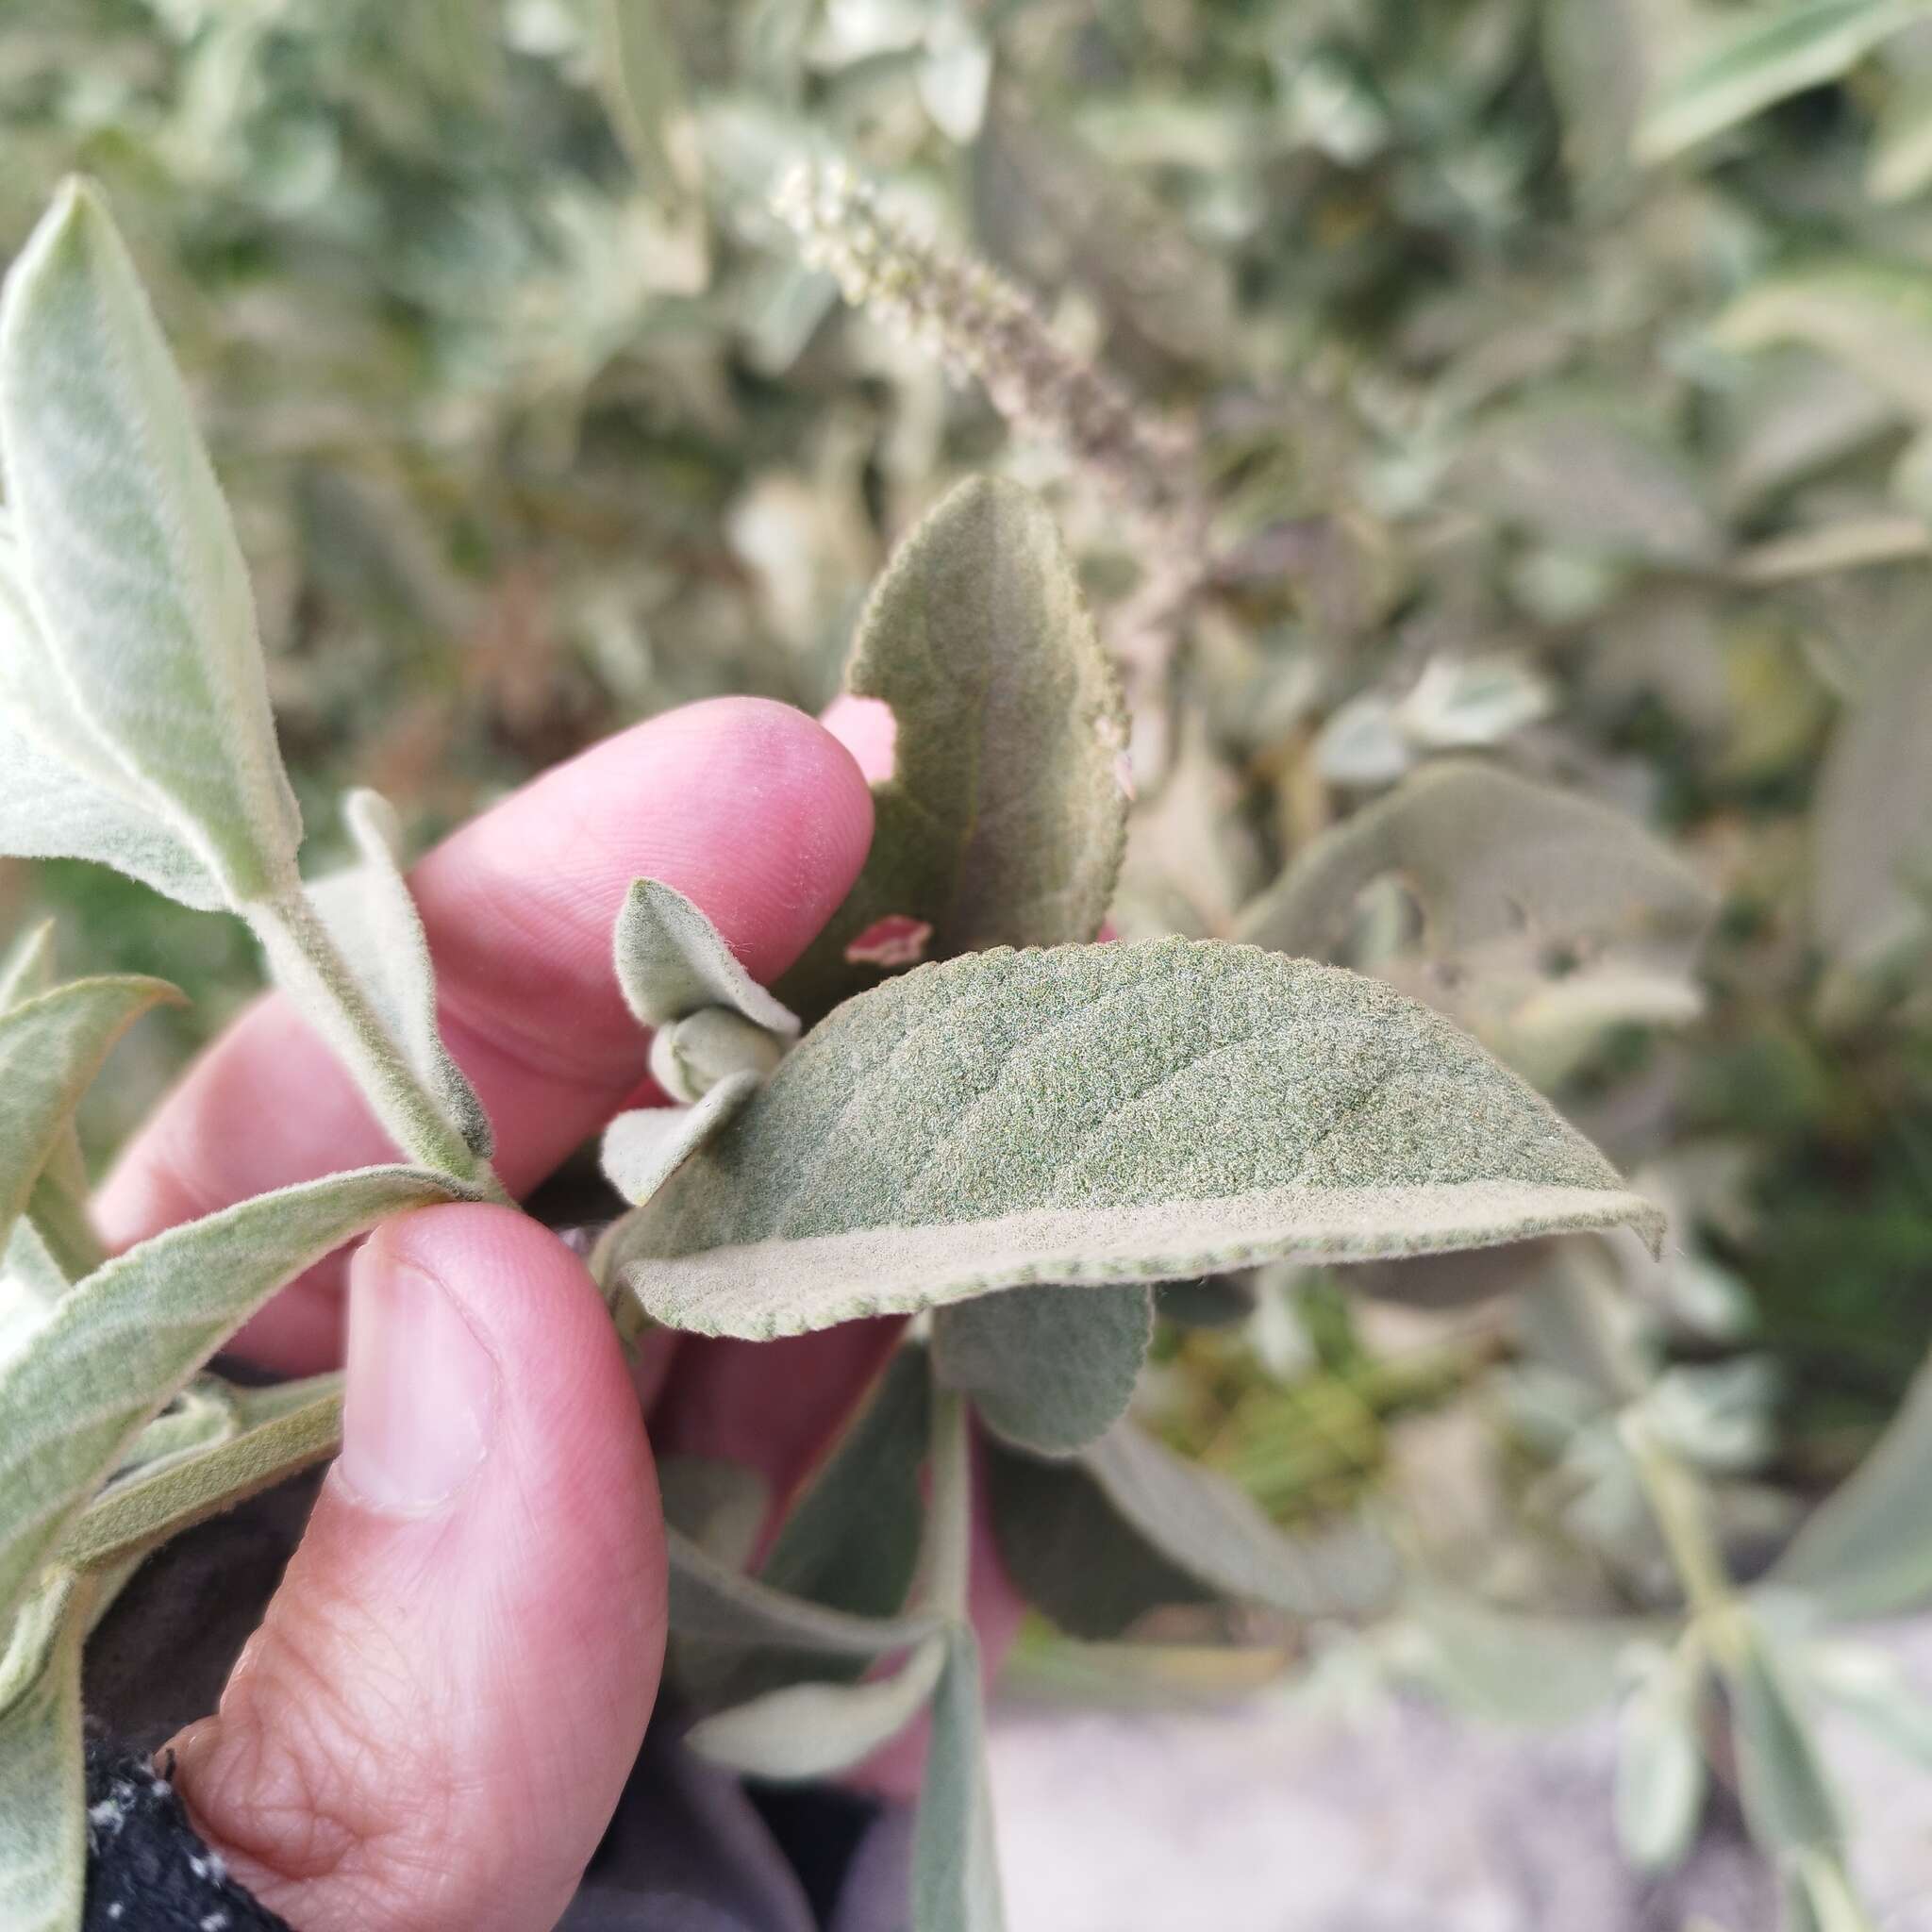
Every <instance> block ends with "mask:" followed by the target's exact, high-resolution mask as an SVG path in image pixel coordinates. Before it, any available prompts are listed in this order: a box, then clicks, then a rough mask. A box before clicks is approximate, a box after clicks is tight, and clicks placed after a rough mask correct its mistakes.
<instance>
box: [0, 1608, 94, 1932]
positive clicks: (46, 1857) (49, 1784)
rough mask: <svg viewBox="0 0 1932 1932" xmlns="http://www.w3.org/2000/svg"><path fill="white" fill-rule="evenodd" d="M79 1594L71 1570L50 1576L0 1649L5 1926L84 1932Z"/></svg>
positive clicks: (33, 1931)
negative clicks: (81, 1930)
mask: <svg viewBox="0 0 1932 1932" xmlns="http://www.w3.org/2000/svg"><path fill="white" fill-rule="evenodd" d="M75 1594H76V1593H75V1589H74V1580H73V1578H72V1577H68V1576H56V1577H54V1578H51V1579H50V1580H49V1581H48V1583H47V1584H46V1585H44V1586H43V1587H42V1591H40V1592H39V1593H38V1595H37V1596H36V1597H35V1598H34V1599H33V1600H32V1601H30V1602H29V1603H28V1604H27V1605H26V1606H25V1607H24V1609H23V1610H22V1613H21V1616H20V1618H19V1620H18V1622H17V1623H16V1624H15V1626H14V1631H13V1637H12V1640H11V1642H10V1644H9V1646H8V1650H7V1651H6V1653H5V1654H4V1656H0V1924H4V1925H5V1926H6V1927H7V1928H8V1932H78V1927H79V1925H80V1923H81V1903H82V1894H83V1890H84V1889H85V1886H86V1881H87V1794H86V1783H85V1778H84V1775H83V1772H82V1766H81V1732H80V1642H81V1636H82V1633H83V1631H84V1629H85V1627H86V1625H85V1621H84V1617H83V1614H82V1611H81V1607H80V1606H79V1605H78V1604H77V1603H76V1602H75ZM9 1687H10V1689H11V1694H8V1690H9Z"/></svg>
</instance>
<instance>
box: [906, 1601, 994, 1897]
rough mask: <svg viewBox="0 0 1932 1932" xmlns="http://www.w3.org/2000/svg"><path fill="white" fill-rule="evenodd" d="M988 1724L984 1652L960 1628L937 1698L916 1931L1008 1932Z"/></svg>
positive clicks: (919, 1830) (918, 1845)
mask: <svg viewBox="0 0 1932 1932" xmlns="http://www.w3.org/2000/svg"><path fill="white" fill-rule="evenodd" d="M982 1722H983V1720H982V1715H981V1709H980V1690H979V1647H978V1645H977V1644H976V1643H974V1641H973V1633H972V1632H971V1631H970V1630H957V1629H956V1630H953V1631H951V1632H949V1633H948V1636H947V1639H946V1661H945V1669H944V1671H943V1672H942V1673H941V1677H940V1687H939V1694H938V1695H937V1697H935V1698H934V1700H933V1711H932V1746H931V1749H930V1750H929V1751H928V1752H927V1754H926V1760H925V1783H924V1788H923V1789H922V1790H921V1791H920V1794H919V1817H918V1821H917V1824H915V1826H914V1831H913V1840H912V1932H1004V1928H1005V1925H1006V1923H1007V1921H1006V1910H1005V1907H1004V1906H1003V1905H1002V1903H1001V1900H1000V1873H999V1859H998V1855H997V1853H996V1852H995V1850H994V1847H993V1833H992V1791H991V1779H990V1778H989V1777H988V1775H987V1769H986V1745H985V1740H984V1737H983V1734H982Z"/></svg>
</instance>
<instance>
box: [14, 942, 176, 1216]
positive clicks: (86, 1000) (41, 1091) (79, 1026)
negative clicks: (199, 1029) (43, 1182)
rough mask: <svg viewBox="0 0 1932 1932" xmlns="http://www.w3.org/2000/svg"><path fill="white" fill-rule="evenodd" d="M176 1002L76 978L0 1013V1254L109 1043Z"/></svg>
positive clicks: (130, 985)
mask: <svg viewBox="0 0 1932 1932" xmlns="http://www.w3.org/2000/svg"><path fill="white" fill-rule="evenodd" d="M180 998H181V995H180V994H179V993H178V992H176V991H175V989H174V988H173V987H172V986H169V985H167V984H165V983H164V982H163V981H161V980H158V979H141V978H134V977H125V978H113V979H77V980H75V981H74V982H73V984H72V985H69V986H63V987H58V988H56V989H55V991H52V992H46V993H42V994H41V995H40V996H39V997H38V998H35V999H30V1000H27V1001H25V1002H24V1003H23V1004H21V1005H19V1006H17V1007H14V1008H10V1009H9V1010H8V1011H6V1012H4V1013H0V1250H4V1248H5V1246H6V1243H7V1239H8V1234H9V1233H10V1231H11V1229H12V1226H13V1224H14V1221H15V1220H16V1219H17V1218H18V1217H19V1216H20V1215H21V1214H22V1213H23V1212H25V1208H26V1206H27V1203H28V1201H29V1200H30V1199H31V1198H32V1196H33V1192H34V1185H35V1183H36V1181H38V1180H39V1178H40V1176H41V1172H42V1169H43V1168H44V1167H45V1166H46V1164H47V1161H48V1158H49V1157H50V1156H51V1155H52V1154H53V1153H54V1151H55V1149H56V1148H57V1146H58V1145H59V1143H60V1141H61V1139H62V1136H63V1135H64V1134H65V1133H66V1131H67V1126H68V1122H69V1120H70V1118H71V1116H72V1114H73V1112H74V1109H75V1106H76V1105H78V1103H79V1100H80V1096H81V1095H82V1094H83V1093H84V1092H86V1091H87V1089H88V1088H89V1086H90V1085H91V1084H92V1081H93V1078H94V1075H95V1074H98V1073H99V1072H100V1070H101V1067H102V1065H103V1063H104V1062H105V1061H106V1059H107V1058H108V1054H109V1053H110V1052H111V1051H112V1050H113V1047H114V1043H115V1041H118V1040H119V1039H120V1038H121V1036H122V1035H123V1034H124V1033H125V1032H126V1031H127V1029H128V1027H130V1026H131V1025H133V1024H134V1023H135V1021H137V1020H138V1019H140V1017H141V1016H142V1014H143V1013H145V1012H147V1011H148V1010H149V1009H150V1008H153V1007H156V1006H158V1005H159V1004H160V1003H161V1002H162V1001H164V1000H166V1001H179V999H180Z"/></svg>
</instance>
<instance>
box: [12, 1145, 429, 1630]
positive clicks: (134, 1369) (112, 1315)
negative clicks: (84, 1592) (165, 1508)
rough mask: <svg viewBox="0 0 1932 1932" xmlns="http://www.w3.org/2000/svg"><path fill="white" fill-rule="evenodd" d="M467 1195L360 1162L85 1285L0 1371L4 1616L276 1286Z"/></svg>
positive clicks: (100, 1272) (230, 1214)
mask: <svg viewBox="0 0 1932 1932" xmlns="http://www.w3.org/2000/svg"><path fill="white" fill-rule="evenodd" d="M459 1194H460V1190H458V1189H457V1188H455V1187H454V1186H453V1185H452V1184H451V1183H450V1182H449V1181H448V1180H447V1179H446V1178H444V1177H443V1176H441V1175H438V1174H428V1173H425V1172H423V1171H421V1170H418V1169H413V1168H403V1167H379V1168H366V1169H364V1170H362V1171H361V1172H360V1173H359V1174H338V1175H335V1176H333V1177H332V1178H330V1179H328V1180H322V1181H310V1182H307V1183H304V1184H302V1185H300V1186H296V1187H291V1188H283V1189H280V1190H278V1191H276V1192H275V1193H272V1194H264V1195H260V1196H258V1198H257V1199H255V1200H252V1201H244V1202H242V1204H241V1205H240V1206H239V1207H235V1208H225V1209H224V1210H223V1211H222V1212H221V1213H219V1214H211V1215H208V1216H207V1217H205V1218H204V1219H202V1220H200V1221H192V1222H189V1223H187V1224H184V1225H182V1226H180V1227H175V1228H171V1229H169V1230H168V1231H167V1232H165V1233H162V1234H158V1235H155V1236H153V1237H151V1238H150V1239H149V1240H147V1241H142V1243H141V1244H140V1245H139V1246H137V1247H133V1248H130V1249H128V1250H127V1252H126V1253H125V1254H124V1255H120V1256H117V1257H115V1258H114V1259H113V1260H110V1261H108V1262H106V1263H104V1264H103V1265H102V1266H101V1267H100V1268H98V1269H96V1270H95V1271H94V1273H93V1274H91V1275H89V1276H88V1277H87V1278H86V1279H85V1280H83V1281H80V1282H77V1283H76V1284H75V1287H74V1288H73V1290H72V1291H70V1292H69V1293H68V1294H67V1295H66V1296H64V1297H63V1298H62V1299H61V1301H60V1302H59V1303H58V1305H57V1306H56V1307H55V1308H54V1310H53V1312H52V1314H51V1315H50V1316H49V1317H48V1319H47V1320H46V1322H45V1323H44V1324H42V1326H41V1327H40V1328H38V1329H37V1330H36V1331H35V1332H34V1334H33V1336H32V1337H31V1338H30V1341H29V1343H28V1346H27V1347H26V1348H25V1350H23V1351H22V1352H20V1353H19V1354H16V1355H14V1356H13V1357H10V1358H9V1359H8V1360H7V1361H6V1362H4V1363H0V1422H4V1424H5V1428H4V1430H0V1611H7V1610H10V1609H11V1608H12V1607H13V1606H14V1605H15V1604H17V1603H18V1602H19V1601H20V1598H21V1596H22V1594H23V1592H24V1591H25V1589H26V1588H27V1586H28V1585H29V1583H30V1582H31V1580H32V1577H33V1575H34V1574H35V1572H36V1570H37V1569H38V1566H39V1564H40V1563H41V1561H42V1559H43V1558H44V1557H45V1556H46V1555H47V1554H48V1553H49V1552H51V1551H52V1550H53V1549H54V1547H55V1546H56V1545H57V1544H58V1541H59V1540H60V1538H61V1536H62V1535H63V1534H64V1532H65V1531H66V1529H67V1526H68V1524H70V1523H72V1522H73V1520H74V1519H75V1516H76V1515H77V1514H78V1513H79V1512H80V1510H81V1509H82V1508H83V1507H85V1505H86V1503H87V1501H88V1499H89V1498H90V1497H91V1496H92V1493H93V1492H94V1491H95V1490H97V1489H98V1488H99V1486H100V1485H101V1483H102V1482H103V1481H104V1480H105V1479H106V1478H107V1477H108V1475H110V1474H112V1473H113V1470H114V1467H115V1465H116V1462H117V1461H118V1459H119V1458H120V1457H121V1456H122V1455H123V1454H124V1453H125V1451H126V1449H127V1448H128V1446H129V1445H130V1444H131V1443H132V1442H133V1441H134V1439H135V1437H136V1435H137V1434H138V1433H139V1431H140V1429H141V1427H142V1424H144V1423H146V1422H147V1421H148V1420H149V1418H150V1417H152V1416H154V1415H155V1414H156V1413H158V1411H159V1409H160V1408H161V1407H162V1406H163V1405H164V1404H165V1403H166V1402H167V1400H168V1398H169V1397H170V1396H172V1395H173V1394H174V1393H175V1391H176V1390H177V1389H179V1388H180V1387H181V1386H182V1385H183V1384H184V1383H185V1382H186V1381H187V1380H188V1378H189V1376H190V1375H192V1374H193V1373H194V1371H195V1370H196V1369H197V1368H199V1367H200V1366H201V1364H202V1363H203V1362H205V1361H206V1360H207V1359H208V1357H209V1356H211V1355H212V1354H213V1353H214V1352H215V1351H216V1350H217V1349H218V1348H219V1347H220V1346H221V1345H222V1343H223V1342H224V1341H226V1340H227V1338H228V1337H229V1336H230V1335H232V1334H233V1333H234V1331H235V1330H236V1329H237V1328H239V1327H240V1326H241V1325H242V1323H243V1322H244V1321H246V1320H247V1318H248V1317H249V1316H250V1315H252V1314H253V1313H254V1312H255V1310H256V1309H257V1308H258V1307H260V1306H261V1305H262V1303H263V1302H265V1301H267V1299H268V1298H269V1296H270V1295H272V1294H273V1293H274V1292H275V1290H277V1289H278V1288H281V1287H282V1286H284V1285H285V1284H286V1283H288V1282H290V1281H291V1280H293V1279H294V1277H295V1276H296V1275H297V1274H300V1273H301V1272H302V1271H303V1270H304V1269H305V1268H307V1267H309V1266H310V1265H311V1264H312V1263H314V1262H316V1261H319V1260H320V1259H321V1258H322V1257H323V1256H325V1255H326V1254H327V1253H329V1252H330V1250H331V1249H333V1248H337V1247H340V1246H341V1243H342V1242H343V1241H348V1240H350V1239H351V1238H352V1237H353V1236H355V1235H358V1234H361V1233H363V1232H365V1231H366V1230H367V1229H369V1228H371V1227H374V1226H375V1224H376V1223H377V1222H379V1221H382V1220H384V1219H386V1218H387V1217H388V1216H390V1215H391V1214H395V1213H399V1212H401V1211H402V1210H403V1209H405V1208H414V1207H425V1206H427V1205H428V1204H429V1203H430V1202H433V1201H447V1200H451V1199H455V1198H458V1197H459Z"/></svg>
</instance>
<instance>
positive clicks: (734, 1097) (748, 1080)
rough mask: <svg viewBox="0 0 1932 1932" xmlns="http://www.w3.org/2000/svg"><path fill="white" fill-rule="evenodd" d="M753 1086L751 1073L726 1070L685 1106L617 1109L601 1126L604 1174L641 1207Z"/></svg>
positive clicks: (749, 1094) (755, 1080)
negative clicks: (720, 1078) (616, 1112)
mask: <svg viewBox="0 0 1932 1932" xmlns="http://www.w3.org/2000/svg"><path fill="white" fill-rule="evenodd" d="M757 1091H758V1075H757V1074H726V1075H725V1076H724V1079H722V1080H720V1081H719V1082H718V1084H717V1085H716V1086H715V1087H709V1088H707V1089H706V1090H705V1091H704V1092H703V1093H702V1094H700V1095H699V1096H698V1098H697V1099H696V1100H695V1101H693V1102H692V1103H691V1106H689V1107H636V1108H631V1109H630V1110H629V1111H628V1112H625V1113H621V1114H619V1115H618V1116H617V1118H616V1119H615V1120H614V1121H612V1122H611V1123H610V1124H609V1125H608V1127H606V1128H605V1130H604V1148H603V1162H604V1173H605V1176H606V1177H607V1178H608V1181H609V1182H610V1185H611V1186H612V1187H613V1188H615V1189H616V1190H617V1191H618V1192H619V1193H620V1194H622V1195H623V1196H624V1198H625V1200H626V1201H628V1202H629V1203H630V1204H631V1205H632V1206H633V1207H638V1206H641V1204H642V1203H643V1202H645V1201H648V1200H649V1199H650V1198H651V1196H652V1195H653V1194H655V1193H656V1192H657V1191H658V1189H659V1188H661V1187H662V1186H663V1185H664V1183H665V1182H666V1181H668V1180H669V1179H670V1178H671V1176H672V1175H673V1174H675V1173H676V1172H677V1170H678V1169H679V1168H680V1167H682V1166H683V1165H684V1163H685V1162H686V1161H687V1160H689V1159H690V1158H691V1156H692V1155H693V1154H695V1153H696V1152H697V1151H698V1149H699V1148H700V1147H702V1146H703V1145H704V1144H705V1142H706V1141H708V1140H709V1139H710V1138H711V1136H712V1135H713V1134H715V1133H716V1132H717V1131H718V1130H719V1128H721V1127H722V1126H724V1124H725V1123H726V1122H727V1121H728V1120H729V1119H730V1118H731V1116H732V1115H733V1114H735V1113H736V1112H737V1111H738V1109H739V1108H741V1107H742V1106H743V1105H744V1103H745V1102H746V1101H747V1100H749V1099H750V1098H751V1097H752V1095H753V1094H754V1093H756V1092H757Z"/></svg>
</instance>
